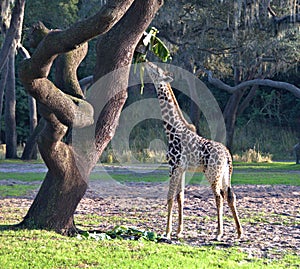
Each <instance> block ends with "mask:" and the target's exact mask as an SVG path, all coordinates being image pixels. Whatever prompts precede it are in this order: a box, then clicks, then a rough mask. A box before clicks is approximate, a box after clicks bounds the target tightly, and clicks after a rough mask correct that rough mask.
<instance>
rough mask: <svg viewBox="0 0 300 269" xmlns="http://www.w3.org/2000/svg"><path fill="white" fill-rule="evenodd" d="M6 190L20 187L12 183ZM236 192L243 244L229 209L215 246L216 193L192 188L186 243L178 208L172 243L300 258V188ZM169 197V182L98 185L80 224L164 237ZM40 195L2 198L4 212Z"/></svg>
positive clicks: (85, 200)
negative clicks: (89, 218)
mask: <svg viewBox="0 0 300 269" xmlns="http://www.w3.org/2000/svg"><path fill="white" fill-rule="evenodd" d="M5 182H6V183H5ZM1 184H17V182H15V181H13V182H11V181H10V180H9V179H8V180H6V181H2V183H1ZM23 184H24V183H23ZM25 184H28V183H25ZM234 191H235V193H236V195H237V207H238V212H239V215H240V218H241V220H242V225H243V229H244V236H243V238H242V239H240V240H237V239H236V237H237V234H236V230H235V227H234V222H233V219H232V217H231V212H229V208H228V206H227V204H226V203H225V206H224V216H225V217H224V237H223V239H222V241H220V242H216V241H215V240H214V237H215V233H216V226H217V222H216V208H215V202H214V199H213V196H212V192H211V190H210V188H209V187H208V186H207V185H205V184H203V185H187V186H186V190H185V197H186V200H185V206H184V238H183V239H182V240H180V241H179V240H176V237H175V231H176V225H177V218H176V217H177V212H176V209H177V208H176V207H175V210H174V213H175V214H174V223H173V229H174V236H173V238H172V243H174V244H188V245H192V246H211V245H214V246H216V247H218V248H227V247H232V246H234V247H237V248H239V249H241V250H242V251H243V252H246V253H248V255H249V258H252V257H266V258H271V259H274V258H280V257H282V256H283V255H284V254H286V253H287V252H289V253H295V254H297V255H300V205H299V201H300V186H285V185H276V186H262V185H235V186H234ZM166 192H167V183H166V182H165V183H143V182H139V183H127V184H120V183H117V182H116V181H114V180H106V181H102V180H93V181H91V182H90V184H89V189H88V191H87V193H86V195H85V197H84V198H83V199H82V201H81V202H80V204H79V206H78V208H77V211H76V215H75V219H78V220H79V224H80V216H82V215H87V214H96V215H98V216H101V218H100V220H101V221H99V223H97V224H95V223H93V224H91V225H85V226H81V227H82V228H84V229H87V230H90V229H92V230H94V229H97V230H108V229H111V228H113V227H115V226H116V225H128V226H135V227H138V228H139V229H143V230H152V231H155V232H157V233H159V234H163V233H164V230H165V226H166V199H165V197H166ZM35 193H36V191H35V192H31V193H30V194H28V195H27V196H25V197H18V198H12V197H11V198H0V208H8V207H10V208H24V209H25V210H27V209H28V208H29V206H30V204H31V203H32V200H33V198H34V195H35ZM25 212H26V211H25ZM0 221H1V216H0Z"/></svg>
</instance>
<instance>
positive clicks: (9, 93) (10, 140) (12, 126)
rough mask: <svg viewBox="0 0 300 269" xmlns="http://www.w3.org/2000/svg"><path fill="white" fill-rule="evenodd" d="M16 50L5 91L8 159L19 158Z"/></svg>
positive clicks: (9, 57)
mask: <svg viewBox="0 0 300 269" xmlns="http://www.w3.org/2000/svg"><path fill="white" fill-rule="evenodd" d="M15 84H16V83H15V50H14V49H11V51H10V54H9V56H8V74H7V81H6V91H5V143H6V155H5V158H6V159H16V158H17V132H16V90H15V86H16V85H15Z"/></svg>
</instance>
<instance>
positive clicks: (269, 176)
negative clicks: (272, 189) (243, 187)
mask: <svg viewBox="0 0 300 269" xmlns="http://www.w3.org/2000/svg"><path fill="white" fill-rule="evenodd" d="M232 184H257V185H279V184H282V185H293V186H300V174H295V173H282V172H245V173H234V174H233V176H232Z"/></svg>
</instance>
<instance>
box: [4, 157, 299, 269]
mask: <svg viewBox="0 0 300 269" xmlns="http://www.w3.org/2000/svg"><path fill="white" fill-rule="evenodd" d="M299 170H300V166H299V165H294V164H293V163H265V164H264V163H258V164H257V163H256V164H246V163H235V164H234V171H235V172H234V175H233V183H234V184H291V185H300V175H299V174H298V173H296V172H297V171H299ZM190 175H191V174H189V176H190ZM99 176H100V174H93V175H92V177H91V179H92V180H97V178H99ZM43 177H44V173H1V174H0V181H1V180H7V179H14V180H19V181H22V182H32V181H38V180H39V181H40V180H41V179H43ZM105 177H106V178H105ZM110 177H111V175H106V176H104V179H109V178H110ZM113 177H114V178H115V179H116V180H118V181H122V182H124V181H147V182H161V181H167V180H168V172H167V170H166V169H161V172H159V173H156V174H142V175H140V174H114V175H113ZM202 182H203V174H201V173H195V174H194V175H193V177H192V179H191V181H190V183H195V184H202ZM36 187H37V185H27V184H12V185H11V186H7V185H0V196H2V197H3V196H7V195H10V196H21V195H24V192H28V191H29V190H31V189H32V188H36ZM26 210H27V207H26V206H24V207H20V208H12V207H11V206H10V205H7V207H2V208H1V209H0V212H1V213H0V222H1V225H0V268H7V269H9V268H24V269H26V268H274V269H276V268H299V264H300V257H299V256H296V255H293V254H292V253H289V252H286V253H285V254H284V255H283V258H281V259H267V258H253V257H252V256H249V255H248V254H247V253H246V252H245V251H244V250H243V249H240V248H239V247H238V244H237V245H236V246H235V247H230V248H225V247H221V246H219V245H218V244H212V245H210V246H203V247H192V246H187V245H184V243H182V244H181V245H169V244H164V243H154V242H150V241H146V240H141V241H126V240H109V241H107V240H105V241H96V240H93V239H82V238H81V239H79V238H76V237H73V238H69V237H63V236H60V235H58V234H56V233H54V232H49V231H40V230H14V229H11V228H12V227H9V226H7V225H9V224H11V223H18V222H19V221H20V220H21V219H22V216H24V214H25V213H26ZM75 218H76V222H78V224H79V226H81V227H83V228H87V227H90V226H93V225H95V224H98V223H99V222H103V221H104V222H108V223H110V222H111V223H112V224H113V223H116V222H118V221H122V220H124V219H120V218H119V217H118V216H112V217H103V216H98V215H95V214H86V215H82V214H79V215H76V216H75ZM252 218H253V219H242V221H243V222H248V223H251V221H252V222H253V223H258V222H263V221H266V220H264V219H265V218H264V216H263V215H257V216H252ZM276 221H278V223H281V224H282V223H283V222H284V221H288V220H286V217H285V216H277V215H276V218H275V222H274V225H276ZM289 224H290V223H287V225H289ZM295 225H298V222H297V223H295Z"/></svg>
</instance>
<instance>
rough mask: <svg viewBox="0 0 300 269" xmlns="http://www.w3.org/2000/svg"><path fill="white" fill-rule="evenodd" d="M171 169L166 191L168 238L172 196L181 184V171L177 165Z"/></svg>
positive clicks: (170, 228) (170, 230)
mask: <svg viewBox="0 0 300 269" xmlns="http://www.w3.org/2000/svg"><path fill="white" fill-rule="evenodd" d="M171 171H172V172H171V178H170V183H169V191H168V220H167V229H166V237H167V238H168V239H170V238H171V233H172V211H173V205H174V198H175V196H176V197H177V193H178V190H179V191H180V190H181V188H180V186H181V184H182V176H183V171H182V169H181V168H179V167H176V168H174V169H172V170H171ZM181 217H182V214H181ZM181 223H182V221H181Z"/></svg>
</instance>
